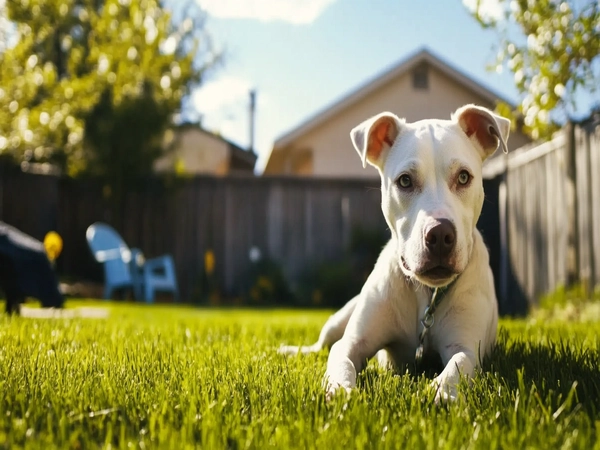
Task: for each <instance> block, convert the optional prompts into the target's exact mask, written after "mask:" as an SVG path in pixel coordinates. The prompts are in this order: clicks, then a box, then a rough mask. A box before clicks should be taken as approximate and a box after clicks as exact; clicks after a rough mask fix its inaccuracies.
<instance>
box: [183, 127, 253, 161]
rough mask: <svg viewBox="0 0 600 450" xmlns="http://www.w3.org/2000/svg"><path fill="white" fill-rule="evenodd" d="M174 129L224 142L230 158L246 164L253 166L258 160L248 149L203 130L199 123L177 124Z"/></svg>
mask: <svg viewBox="0 0 600 450" xmlns="http://www.w3.org/2000/svg"><path fill="white" fill-rule="evenodd" d="M175 128H176V129H178V130H182V129H191V130H195V131H198V132H199V133H203V134H207V135H209V136H210V137H212V138H214V139H218V140H220V141H222V142H225V143H226V144H227V145H228V146H229V151H230V152H231V155H232V156H234V157H237V158H240V159H242V160H244V161H246V162H248V163H251V164H253V165H254V164H255V163H256V159H257V158H258V155H257V154H256V153H254V152H252V151H250V150H248V149H245V148H243V147H241V146H239V145H238V144H236V143H234V142H232V141H230V140H227V139H225V138H224V137H223V136H221V135H219V134H217V133H213V132H212V131H208V130H206V129H205V128H202V126H201V125H200V124H199V123H194V122H183V123H180V124H177V125H176V126H175Z"/></svg>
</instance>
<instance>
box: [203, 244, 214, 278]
mask: <svg viewBox="0 0 600 450" xmlns="http://www.w3.org/2000/svg"><path fill="white" fill-rule="evenodd" d="M204 270H205V271H206V274H207V275H212V274H213V272H214V270H215V254H214V253H213V252H212V250H207V251H206V253H205V254H204Z"/></svg>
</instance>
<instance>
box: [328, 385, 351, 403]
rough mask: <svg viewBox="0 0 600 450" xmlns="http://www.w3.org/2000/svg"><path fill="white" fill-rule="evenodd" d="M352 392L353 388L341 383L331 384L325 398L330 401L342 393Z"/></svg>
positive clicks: (348, 393)
mask: <svg viewBox="0 0 600 450" xmlns="http://www.w3.org/2000/svg"><path fill="white" fill-rule="evenodd" d="M351 392H352V389H351V388H347V387H344V386H342V385H341V384H337V383H335V384H330V385H329V386H328V387H327V390H326V392H325V400H326V401H328V402H330V401H331V400H333V397H335V396H336V395H340V394H341V393H344V394H346V395H350V393H351Z"/></svg>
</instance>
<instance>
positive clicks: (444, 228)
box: [425, 219, 456, 258]
mask: <svg viewBox="0 0 600 450" xmlns="http://www.w3.org/2000/svg"><path fill="white" fill-rule="evenodd" d="M455 243H456V228H455V227H454V224H452V222H450V221H449V220H448V219H439V220H437V221H436V223H435V224H434V225H433V226H431V227H430V228H429V229H428V230H427V232H426V233H425V246H426V247H427V250H429V252H430V253H432V254H434V255H436V256H439V257H441V258H445V257H447V256H449V255H450V253H451V252H452V250H453V249H454V244H455Z"/></svg>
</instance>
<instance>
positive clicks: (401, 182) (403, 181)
mask: <svg viewBox="0 0 600 450" xmlns="http://www.w3.org/2000/svg"><path fill="white" fill-rule="evenodd" d="M396 183H397V184H398V186H400V187H401V188H402V189H408V188H410V187H411V186H412V180H411V179H410V176H408V175H406V174H403V175H400V177H399V178H398V180H397V181H396Z"/></svg>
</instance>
